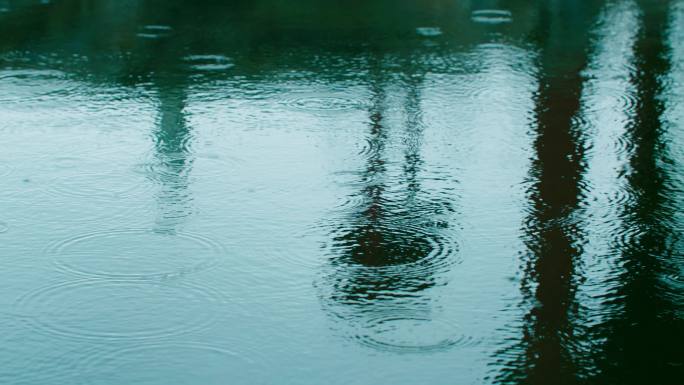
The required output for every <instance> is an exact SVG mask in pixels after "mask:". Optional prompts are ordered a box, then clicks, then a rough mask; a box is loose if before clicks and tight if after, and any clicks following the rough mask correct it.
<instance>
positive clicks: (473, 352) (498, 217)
mask: <svg viewBox="0 0 684 385" xmlns="http://www.w3.org/2000/svg"><path fill="white" fill-rule="evenodd" d="M467 58H468V59H467V61H466V64H465V67H466V68H474V69H475V70H474V71H472V72H469V73H466V74H459V73H456V74H432V75H428V80H427V83H428V84H430V86H429V87H428V88H427V90H426V92H425V103H424V106H425V107H424V108H425V109H424V114H425V121H426V122H432V123H433V124H435V123H434V122H439V120H440V119H439V117H440V116H459V119H458V120H457V121H448V122H443V123H441V122H440V123H439V124H437V127H434V126H433V127H431V129H430V128H429V129H427V130H426V133H425V138H426V139H425V140H426V141H427V142H431V143H437V142H440V143H443V144H442V146H443V147H441V146H440V148H439V151H430V152H426V153H425V156H424V158H425V162H426V163H427V164H433V165H437V164H440V163H445V164H447V165H448V166H446V167H448V168H449V169H450V173H451V174H452V175H453V178H454V179H455V180H457V181H458V187H457V189H458V197H459V198H458V199H459V202H458V210H457V211H458V214H457V216H456V217H455V218H454V219H452V225H451V227H452V228H454V229H458V230H457V231H458V233H459V234H458V239H459V240H460V245H459V255H460V257H459V259H460V260H461V263H460V264H459V265H456V266H454V267H453V268H452V269H451V272H450V274H449V283H448V285H446V286H445V287H443V288H437V290H438V291H439V292H438V293H436V295H435V296H437V297H441V300H440V301H439V302H440V305H441V306H439V308H440V312H441V313H442V314H443V316H444V317H446V318H448V319H450V320H453V322H454V323H455V324H457V325H459V327H460V330H459V333H462V334H464V335H467V336H471V337H472V338H473V339H475V340H476V341H479V342H480V343H481V344H489V343H495V339H497V338H499V337H498V333H497V330H498V329H499V328H500V327H501V325H502V324H513V323H515V322H517V321H516V320H519V319H520V315H521V314H520V309H517V308H513V307H511V306H510V305H509V304H510V303H516V302H517V301H519V293H518V291H517V290H515V287H516V285H517V283H516V277H515V275H516V271H517V266H516V262H517V260H516V256H517V252H519V251H520V250H522V248H523V247H524V245H523V244H522V241H521V240H520V234H519V231H520V230H519V224H520V223H521V222H522V221H523V218H524V216H525V212H524V210H522V207H524V205H525V199H526V196H525V180H526V178H527V170H528V169H529V167H530V158H529V153H530V152H531V151H532V149H531V147H532V140H533V138H532V136H531V135H530V133H529V132H528V131H527V130H528V127H529V122H530V121H531V119H532V118H533V116H534V108H535V104H534V94H535V92H536V90H537V88H538V84H537V80H536V73H535V71H536V67H535V65H534V61H535V54H534V53H532V52H530V51H528V50H526V49H524V48H521V47H517V46H515V45H512V44H504V43H487V44H481V45H478V46H476V47H475V48H474V49H473V50H472V51H470V52H468V56H467ZM474 292H476V293H478V295H475V296H473V295H467V293H474ZM456 303H457V304H458V306H450V305H448V304H456ZM502 310H505V311H502ZM492 315H494V316H492ZM468 351H469V353H468V354H467V355H464V358H463V360H462V362H460V363H459V364H460V365H463V366H465V367H469V368H472V369H471V370H475V371H476V373H477V376H479V377H484V376H486V373H485V372H486V370H487V369H486V368H485V367H483V363H484V362H486V361H487V360H488V358H487V357H486V356H485V355H488V354H489V352H488V350H487V349H482V348H481V346H480V348H478V349H469V350H468ZM456 382H458V381H456Z"/></svg>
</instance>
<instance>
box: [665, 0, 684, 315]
mask: <svg viewBox="0 0 684 385" xmlns="http://www.w3.org/2000/svg"><path fill="white" fill-rule="evenodd" d="M666 44H667V47H668V48H669V51H670V71H669V73H668V74H667V76H666V78H665V87H664V90H663V99H664V105H665V110H664V113H663V116H664V122H665V123H664V124H665V127H666V128H667V129H666V130H665V134H664V137H665V140H664V141H665V143H667V145H666V146H667V150H666V154H667V158H668V162H667V164H666V165H665V166H664V168H666V169H667V171H668V174H669V176H670V183H671V185H670V186H669V188H670V189H671V191H672V194H671V196H672V204H673V205H674V206H675V207H674V208H673V210H672V211H673V213H674V218H671V220H672V222H673V223H674V225H673V227H675V228H677V229H678V230H679V234H680V236H679V237H676V238H675V239H673V245H672V250H673V251H674V252H673V253H672V260H671V266H670V274H669V275H668V276H666V277H664V281H665V282H664V284H665V285H666V286H668V287H669V288H670V289H671V292H672V293H676V292H678V291H679V292H680V293H681V289H682V288H683V287H684V239H683V238H684V236H682V235H681V234H683V233H684V210H682V209H681V208H682V207H684V176H682V175H681V172H678V171H680V170H683V169H684V103H682V100H684V1H679V2H676V3H674V4H673V5H672V7H671V9H670V25H669V30H668V40H667V42H666ZM674 302H675V304H676V306H677V307H678V309H679V312H680V314H679V317H684V295H681V294H680V295H679V296H678V297H677V298H675V299H674Z"/></svg>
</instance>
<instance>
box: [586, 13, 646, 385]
mask: <svg viewBox="0 0 684 385" xmlns="http://www.w3.org/2000/svg"><path fill="white" fill-rule="evenodd" d="M639 28H640V23H639V11H638V8H637V7H636V4H634V2H632V1H623V2H618V3H611V4H609V5H608V6H607V7H606V8H605V10H604V12H603V15H602V17H601V19H600V21H599V25H598V28H597V29H596V32H595V36H596V37H595V39H596V43H595V44H596V45H595V48H594V52H593V55H592V56H591V59H590V62H589V66H588V69H587V71H586V77H587V79H588V80H587V81H586V85H585V88H584V93H583V95H582V107H581V111H580V118H581V119H580V124H582V125H584V127H585V129H584V131H585V133H586V136H587V138H588V140H589V143H588V146H589V147H590V151H589V153H588V167H587V172H586V182H587V184H588V186H587V187H588V188H587V191H589V196H588V199H586V201H585V202H586V207H584V208H583V211H584V212H585V213H587V215H585V217H586V219H585V223H586V228H587V229H591V231H587V237H586V244H585V246H584V248H585V250H584V255H583V257H582V265H583V266H582V269H583V272H584V274H583V276H584V279H585V281H584V282H583V283H582V284H581V285H579V287H578V291H577V303H579V304H580V309H579V314H578V316H579V320H578V321H579V322H578V323H577V325H578V326H579V327H580V329H579V330H584V331H587V330H589V329H590V328H591V327H592V326H593V325H596V324H598V323H600V322H602V321H604V319H603V318H604V317H603V314H604V312H606V311H607V309H605V308H604V307H603V305H604V303H603V301H602V298H603V297H604V296H605V295H606V294H607V293H608V292H609V291H610V290H612V288H613V286H614V285H615V284H616V283H615V282H614V281H612V280H611V279H610V278H611V277H614V276H616V275H618V273H619V271H620V270H621V266H619V265H618V264H616V260H618V259H617V258H615V255H614V253H615V252H614V250H611V247H612V245H611V243H610V240H611V239H612V237H613V235H614V234H615V233H616V232H617V231H618V229H619V228H620V226H621V223H622V219H621V212H622V210H623V204H624V201H625V200H626V199H629V191H628V186H627V181H626V180H625V168H626V167H628V165H627V163H628V162H629V153H630V144H629V143H628V142H627V141H626V140H625V139H624V138H625V136H626V132H627V130H628V126H629V124H630V122H631V121H632V120H633V118H634V116H633V115H634V106H635V100H636V90H635V89H634V85H633V84H631V82H630V79H631V77H632V75H633V72H634V64H633V62H634V42H635V39H636V36H637V34H638V33H639ZM577 343H578V346H576V347H575V349H576V351H580V352H582V351H584V352H589V351H591V349H592V348H593V347H595V344H598V343H600V341H593V340H591V339H587V338H582V339H578V340H577ZM585 356H586V355H583V354H581V355H580V357H577V359H579V360H582V358H581V357H585ZM584 369H585V370H589V371H591V370H593V367H592V366H591V365H586V366H584ZM585 374H589V373H585ZM580 375H582V374H581V373H580Z"/></svg>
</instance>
